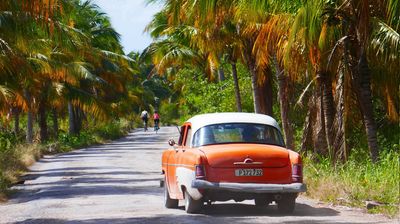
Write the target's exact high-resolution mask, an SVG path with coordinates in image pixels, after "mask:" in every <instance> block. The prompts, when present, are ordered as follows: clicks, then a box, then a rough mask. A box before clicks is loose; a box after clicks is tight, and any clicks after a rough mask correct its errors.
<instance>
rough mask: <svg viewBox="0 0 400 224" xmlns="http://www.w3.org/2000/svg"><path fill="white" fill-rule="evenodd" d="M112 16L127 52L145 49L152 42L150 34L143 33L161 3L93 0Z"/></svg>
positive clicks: (142, 0) (143, 0)
mask: <svg viewBox="0 0 400 224" xmlns="http://www.w3.org/2000/svg"><path fill="white" fill-rule="evenodd" d="M93 3H95V4H97V5H98V6H99V7H100V8H101V10H102V11H103V12H105V13H107V15H108V16H109V17H110V19H111V22H112V25H113V27H114V29H115V30H116V31H117V32H118V33H119V34H121V43H122V46H123V47H124V51H125V53H129V52H131V51H143V49H145V48H146V47H147V46H148V45H149V44H150V43H151V38H150V36H149V34H147V33H143V30H144V28H145V27H146V25H147V24H148V23H149V22H150V21H151V19H152V18H153V15H154V14H155V13H156V12H158V11H160V9H161V5H154V4H150V5H147V4H146V2H145V0H93Z"/></svg>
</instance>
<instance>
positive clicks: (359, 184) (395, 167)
mask: <svg viewBox="0 0 400 224" xmlns="http://www.w3.org/2000/svg"><path fill="white" fill-rule="evenodd" d="M304 163H305V165H304V175H305V182H306V183H307V187H308V191H307V196H310V197H312V198H316V199H320V200H323V201H328V202H331V203H333V204H341V205H347V206H355V207H365V205H366V201H375V202H378V203H380V204H381V206H378V207H376V208H374V209H372V210H369V211H370V212H372V213H383V214H387V215H389V216H391V217H394V216H396V215H397V214H399V206H400V165H399V163H400V153H399V151H392V152H387V153H382V154H381V157H380V161H379V162H378V163H376V164H374V163H372V162H371V161H370V160H369V159H367V158H365V159H363V158H359V157H358V158H356V156H352V157H350V158H349V160H348V161H347V162H346V163H344V164H336V165H332V164H331V160H329V159H319V161H318V162H316V161H314V160H313V159H311V158H308V157H306V158H305V161H304Z"/></svg>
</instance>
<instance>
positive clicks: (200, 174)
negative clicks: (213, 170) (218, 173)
mask: <svg viewBox="0 0 400 224" xmlns="http://www.w3.org/2000/svg"><path fill="white" fill-rule="evenodd" d="M196 179H206V172H205V171H204V166H202V165H196Z"/></svg>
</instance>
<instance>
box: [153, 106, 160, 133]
mask: <svg viewBox="0 0 400 224" xmlns="http://www.w3.org/2000/svg"><path fill="white" fill-rule="evenodd" d="M153 119H154V131H156V132H157V131H158V129H160V115H159V114H158V112H157V111H154V114H153Z"/></svg>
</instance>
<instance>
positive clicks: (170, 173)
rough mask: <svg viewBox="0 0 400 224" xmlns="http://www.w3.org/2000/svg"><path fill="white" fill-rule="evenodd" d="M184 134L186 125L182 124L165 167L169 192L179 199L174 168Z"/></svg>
mask: <svg viewBox="0 0 400 224" xmlns="http://www.w3.org/2000/svg"><path fill="white" fill-rule="evenodd" d="M185 134H186V125H184V126H182V127H181V129H180V135H179V140H178V143H177V144H176V145H175V146H174V149H173V150H174V151H173V152H171V154H170V156H169V158H168V168H167V177H168V179H167V181H168V186H169V193H170V196H171V197H172V198H178V199H181V197H180V196H181V195H180V194H181V193H180V191H179V188H178V185H177V178H176V168H177V167H178V166H179V161H178V160H179V155H180V154H181V153H182V151H183V150H182V148H183V143H184V139H185Z"/></svg>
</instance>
